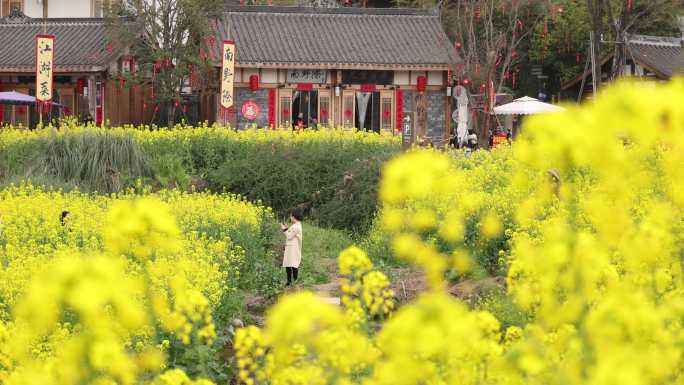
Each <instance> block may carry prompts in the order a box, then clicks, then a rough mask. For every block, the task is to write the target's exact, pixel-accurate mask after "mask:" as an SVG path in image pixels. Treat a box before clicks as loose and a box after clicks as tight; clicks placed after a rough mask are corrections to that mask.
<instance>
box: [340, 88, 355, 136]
mask: <svg viewBox="0 0 684 385" xmlns="http://www.w3.org/2000/svg"><path fill="white" fill-rule="evenodd" d="M355 107H356V91H354V90H344V91H343V92H342V127H344V128H345V129H352V128H354V117H355V116H356V108H355Z"/></svg>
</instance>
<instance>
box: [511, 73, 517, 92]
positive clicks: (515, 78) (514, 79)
mask: <svg viewBox="0 0 684 385" xmlns="http://www.w3.org/2000/svg"><path fill="white" fill-rule="evenodd" d="M517 75H518V73H517V72H513V74H511V76H512V78H513V79H512V81H511V85H512V87H513V88H515V83H516V80H517V79H518V77H517Z"/></svg>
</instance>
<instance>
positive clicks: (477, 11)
mask: <svg viewBox="0 0 684 385" xmlns="http://www.w3.org/2000/svg"><path fill="white" fill-rule="evenodd" d="M474 13H475V18H476V19H477V20H480V16H482V10H481V9H480V5H479V4H478V5H476V6H475V11H474Z"/></svg>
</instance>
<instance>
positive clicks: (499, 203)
mask: <svg viewBox="0 0 684 385" xmlns="http://www.w3.org/2000/svg"><path fill="white" fill-rule="evenodd" d="M682 100H684V81H682V80H676V81H673V82H671V83H670V84H667V85H657V86H652V85H645V84H632V83H621V84H618V85H617V86H615V87H613V88H611V89H608V90H606V91H604V92H603V93H602V94H601V95H599V97H598V98H597V99H596V100H595V101H594V102H592V103H591V104H588V105H585V106H582V107H569V109H568V111H567V112H564V113H558V114H548V115H543V116H537V117H533V118H530V119H529V120H528V122H527V124H526V126H525V127H524V130H523V131H524V134H523V135H522V137H521V138H520V139H519V140H518V141H517V142H516V143H515V144H514V145H513V146H512V147H510V148H503V149H501V150H496V151H494V152H492V153H486V154H482V153H475V154H474V155H472V156H471V157H470V158H462V157H460V156H459V155H454V156H450V155H447V154H441V153H437V152H432V151H416V152H410V153H408V154H406V155H404V156H402V157H400V158H398V159H396V160H394V161H392V162H390V163H389V164H388V165H387V167H386V168H385V170H384V173H383V175H384V177H383V181H382V184H381V186H380V197H381V201H382V204H383V211H382V214H381V218H380V221H379V223H381V224H382V226H383V228H384V231H386V232H387V234H389V236H390V237H391V239H392V241H391V243H392V247H393V250H394V252H395V253H396V255H398V256H399V257H401V258H403V259H405V260H407V261H409V262H412V263H416V264H418V265H420V266H422V267H423V268H424V269H425V271H426V273H427V276H428V279H429V282H430V290H429V291H428V292H427V293H425V294H423V295H422V296H421V297H419V298H418V300H416V301H415V302H414V303H411V304H408V305H405V306H404V307H402V308H400V309H399V310H398V311H397V312H396V313H394V314H393V315H392V316H391V317H390V318H388V319H387V320H386V321H385V322H384V324H382V325H380V326H379V327H378V329H377V330H368V329H365V330H364V329H359V328H357V327H356V326H355V325H353V324H350V323H349V322H346V321H345V320H344V316H343V312H342V311H340V310H339V309H336V308H334V307H331V306H329V305H326V304H323V303H321V302H320V300H318V299H317V298H315V297H314V296H313V295H311V294H297V295H294V296H290V297H286V298H285V299H283V300H282V301H281V302H280V303H279V304H277V305H276V306H275V307H274V308H273V310H272V311H271V313H270V315H269V318H268V320H267V325H266V328H265V329H264V330H263V331H262V332H261V337H259V338H260V339H259V341H260V342H259V344H260V345H259V346H267V347H268V348H267V349H266V350H264V352H265V353H264V354H265V355H266V357H272V358H269V359H264V361H263V362H264V364H260V363H257V364H255V367H256V371H257V372H258V371H260V370H264V372H263V373H264V374H263V376H261V377H259V376H252V377H250V378H252V379H253V381H255V382H256V383H272V384H291V383H292V384H293V383H297V384H363V385H371V384H392V385H409V384H501V385H503V384H507V385H509V384H510V385H512V384H520V385H522V384H560V383H563V384H569V385H580V384H595V385H609V384H616V383H627V384H635V385H640V384H665V383H668V384H670V383H680V382H682V381H683V380H684V367H683V366H682V365H681V363H682V357H684V339H683V338H682V336H684V323H683V322H682V319H684V271H682V263H681V258H682V255H684V235H683V234H684V225H683V224H684V167H682V165H684V108H682V106H681V101H682ZM486 258H489V261H490V262H491V263H492V266H495V265H499V266H498V267H499V268H501V269H502V270H504V271H507V275H508V276H507V289H508V294H509V295H510V297H511V298H512V300H513V301H514V302H515V303H516V304H517V305H518V306H520V307H521V308H523V309H525V310H526V311H527V312H528V315H529V322H528V323H527V324H526V325H524V326H523V327H517V326H512V327H510V328H508V329H507V330H501V328H500V323H499V321H498V320H497V319H496V318H495V317H494V316H493V315H492V314H490V313H487V312H477V311H473V310H470V309H468V308H467V307H466V306H465V305H463V304H461V303H459V302H458V301H457V300H455V299H453V298H451V297H449V296H448V295H447V294H446V293H444V291H443V290H442V288H443V282H444V277H445V276H446V272H447V270H449V269H455V270H457V271H466V270H467V269H468V268H469V266H472V264H473V263H475V262H477V263H483V260H486ZM366 259H367V257H366V256H365V254H363V253H362V252H361V251H360V250H358V249H350V250H347V251H345V252H344V253H343V254H342V255H341V256H340V261H339V263H340V270H341V271H343V273H346V274H350V275H351V276H357V277H358V276H370V274H371V273H370V272H369V271H370V270H371V269H372V267H371V266H372V265H371V264H370V261H367V260H366ZM347 285H348V286H346V287H345V288H344V291H345V293H357V292H360V291H361V286H362V280H357V281H354V282H348V283H347ZM352 303H353V302H352ZM356 308H357V310H358V309H360V310H361V311H363V310H364V309H363V307H361V306H356ZM360 330H362V331H360ZM351 340H355V346H354V347H352V346H350V341H351ZM321 341H325V343H323V344H322V343H321ZM340 347H344V349H345V350H344V351H341V350H340ZM360 347H363V348H360ZM333 354H338V355H339V356H340V357H341V358H338V359H337V360H332V359H331V358H330V357H331V356H332V355H333ZM342 360H346V361H348V362H341V361H342ZM250 362H256V361H250ZM266 362H268V364H266ZM350 364H351V365H350ZM253 368H254V367H252V366H250V370H253ZM349 369H351V371H350V370H349ZM251 373H252V372H251ZM261 378H263V380H262V379H261ZM250 384H251V382H250Z"/></svg>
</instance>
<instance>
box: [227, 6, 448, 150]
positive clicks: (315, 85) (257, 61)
mask: <svg viewBox="0 0 684 385" xmlns="http://www.w3.org/2000/svg"><path fill="white" fill-rule="evenodd" d="M219 34H220V38H221V39H224V40H232V41H234V42H235V46H236V61H235V78H234V81H235V88H234V101H235V109H234V113H233V114H232V117H231V118H230V120H231V121H232V123H233V124H235V125H237V127H239V128H242V127H245V126H249V125H256V126H258V127H268V126H272V127H280V128H290V127H292V126H293V125H295V124H296V123H297V121H298V120H300V119H301V120H303V121H304V122H305V123H304V124H305V125H306V126H313V125H320V126H324V127H325V126H327V127H344V128H352V127H357V128H363V129H366V130H370V131H376V132H379V131H394V130H395V129H397V128H398V127H400V125H401V121H402V119H403V117H404V116H405V115H409V116H410V117H411V121H412V124H413V126H414V128H415V132H416V134H417V135H418V137H423V136H428V137H431V138H432V139H433V141H435V142H437V141H439V140H442V139H443V138H444V137H445V136H446V135H447V133H448V131H449V129H450V126H451V124H450V120H451V106H450V104H451V101H450V99H451V98H450V97H448V96H447V94H448V91H447V88H448V81H447V78H448V74H449V71H450V70H451V69H452V68H453V66H454V65H455V64H456V63H457V61H458V57H457V54H456V52H455V51H454V49H453V47H452V45H451V44H450V42H449V40H448V38H447V36H446V35H445V33H444V31H443V29H442V27H441V24H440V21H439V18H438V15H437V14H436V13H433V12H432V11H423V10H406V9H396V8H386V9H363V8H325V9H321V8H299V7H265V6H264V7H262V6H251V7H244V6H243V7H240V6H228V7H227V9H226V12H225V13H224V15H223V18H222V22H221V23H220V24H219ZM219 43H220V42H219ZM219 55H220V54H219ZM217 117H218V115H217Z"/></svg>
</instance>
